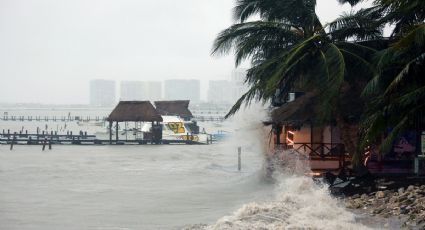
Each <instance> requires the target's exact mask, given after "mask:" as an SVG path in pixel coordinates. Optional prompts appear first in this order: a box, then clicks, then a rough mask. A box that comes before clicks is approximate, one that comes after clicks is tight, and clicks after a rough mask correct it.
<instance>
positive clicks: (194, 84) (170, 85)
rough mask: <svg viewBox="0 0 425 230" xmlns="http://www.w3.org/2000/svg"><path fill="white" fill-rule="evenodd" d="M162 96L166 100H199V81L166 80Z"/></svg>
mask: <svg viewBox="0 0 425 230" xmlns="http://www.w3.org/2000/svg"><path fill="white" fill-rule="evenodd" d="M164 94H165V99H167V100H191V101H192V102H195V103H197V102H199V101H200V100H201V84H200V82H199V80H180V79H174V80H166V81H165V83H164Z"/></svg>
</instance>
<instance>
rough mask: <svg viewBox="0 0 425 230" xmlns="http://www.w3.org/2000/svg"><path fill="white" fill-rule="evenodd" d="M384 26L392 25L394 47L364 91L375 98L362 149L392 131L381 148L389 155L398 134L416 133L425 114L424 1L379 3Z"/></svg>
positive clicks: (383, 53)
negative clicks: (390, 129) (383, 11)
mask: <svg viewBox="0 0 425 230" xmlns="http://www.w3.org/2000/svg"><path fill="white" fill-rule="evenodd" d="M377 4H378V7H381V8H382V9H385V10H386V12H387V13H386V15H385V16H384V17H383V18H382V20H381V22H382V23H392V24H393V25H394V29H393V31H392V35H391V37H390V40H391V41H392V45H391V46H390V47H389V48H387V49H385V50H383V51H381V52H380V53H379V56H378V57H377V61H376V66H377V69H378V71H377V74H376V75H375V77H374V78H373V79H372V80H371V81H370V82H369V84H368V85H367V87H366V88H365V90H364V95H365V97H369V98H372V99H373V100H372V101H371V103H370V105H369V106H368V107H369V108H368V111H367V112H366V114H365V118H364V121H363V129H364V137H363V141H362V142H363V145H367V144H369V143H373V142H374V141H375V140H377V139H379V138H380V137H382V133H384V132H385V130H386V129H387V128H388V127H391V128H392V131H391V132H390V133H389V135H388V136H386V137H385V138H384V139H383V141H382V145H381V150H382V152H383V153H386V152H388V150H389V149H390V147H391V146H392V143H393V141H394V139H395V138H397V136H399V134H401V133H402V132H403V131H404V130H407V129H417V131H419V130H418V128H419V124H421V123H422V124H423V123H424V121H423V118H422V117H423V114H424V113H425V79H424V78H423V73H424V71H425V23H424V21H425V1H421V0H412V1H401V0H380V1H377Z"/></svg>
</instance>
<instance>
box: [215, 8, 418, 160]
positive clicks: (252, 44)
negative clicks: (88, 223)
mask: <svg viewBox="0 0 425 230" xmlns="http://www.w3.org/2000/svg"><path fill="white" fill-rule="evenodd" d="M338 1H339V2H340V3H341V4H346V3H347V4H350V5H351V6H355V5H357V4H361V2H362V0H338ZM233 16H234V20H235V22H234V24H233V25H232V26H230V27H229V28H227V29H225V30H223V31H222V32H221V33H220V34H219V35H218V36H217V38H216V40H215V42H214V45H213V49H212V53H213V54H214V55H223V54H228V53H229V52H231V51H233V52H234V54H235V63H236V66H238V65H239V64H241V62H243V61H246V60H248V61H250V62H251V67H250V68H249V69H248V71H247V76H246V84H247V85H249V90H248V91H247V92H246V93H245V94H244V95H243V96H242V97H241V98H240V99H239V100H238V101H237V102H236V103H235V105H234V106H233V107H232V109H231V110H230V111H229V113H228V114H227V117H228V116H231V115H233V114H234V113H236V112H237V111H238V110H239V108H240V107H241V106H242V105H243V104H244V103H245V104H246V105H248V104H249V103H251V102H252V101H262V102H264V103H266V102H272V104H273V105H279V102H282V101H285V99H286V97H287V95H288V93H290V92H294V91H303V92H314V93H316V94H317V97H318V98H319V99H320V100H318V101H319V103H320V106H319V107H320V110H319V111H317V112H316V113H317V114H315V116H316V117H317V118H318V120H319V121H320V123H322V124H326V123H329V122H335V123H336V125H337V126H338V127H340V129H341V132H342V133H341V139H342V141H343V143H344V144H345V147H346V150H347V151H348V152H350V153H352V154H353V163H359V162H360V158H361V153H362V150H363V149H364V148H365V147H366V146H369V145H371V144H376V145H378V146H380V149H381V152H382V153H385V152H387V151H388V150H389V149H390V147H391V144H392V143H393V141H394V139H395V138H396V137H397V136H398V135H400V134H401V133H402V132H403V131H405V130H409V129H412V128H414V127H417V122H421V121H420V119H422V117H421V115H422V114H424V113H423V112H424V110H425V74H424V73H425V71H424V70H425V23H424V22H425V1H423V0H374V1H372V4H371V6H370V7H367V8H361V9H360V10H358V11H351V12H346V13H343V14H342V15H340V16H339V17H338V18H337V19H336V20H334V21H332V22H330V23H327V24H322V23H321V21H320V19H319V17H318V15H317V14H316V0H236V6H235V8H234V12H233ZM384 30H385V31H386V32H389V33H388V34H389V35H388V36H384ZM385 34H387V33H385ZM351 124H356V125H358V132H357V133H356V134H354V135H353V134H352V132H351V133H349V130H348V129H345V128H344V127H346V126H347V125H351ZM389 129H390V131H389V132H388V135H385V137H383V133H385V132H386V131H388V130H389Z"/></svg>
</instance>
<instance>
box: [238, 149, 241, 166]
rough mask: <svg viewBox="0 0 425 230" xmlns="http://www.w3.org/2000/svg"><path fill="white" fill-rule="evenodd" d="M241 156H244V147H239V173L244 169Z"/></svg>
mask: <svg viewBox="0 0 425 230" xmlns="http://www.w3.org/2000/svg"><path fill="white" fill-rule="evenodd" d="M241 154H242V147H240V146H239V147H238V171H241V168H242V160H241Z"/></svg>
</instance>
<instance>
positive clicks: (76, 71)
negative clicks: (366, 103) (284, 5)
mask: <svg viewBox="0 0 425 230" xmlns="http://www.w3.org/2000/svg"><path fill="white" fill-rule="evenodd" d="M324 1H326V0H319V3H318V4H317V6H318V8H317V11H318V14H319V16H320V18H321V19H322V21H323V23H326V22H329V21H331V20H332V19H334V18H336V17H337V16H338V15H340V14H341V13H342V10H345V11H349V10H351V8H350V7H349V6H348V5H344V6H343V7H340V5H339V4H338V3H337V1H331V2H329V3H327V4H322V3H321V2H324ZM233 6H234V1H229V0H216V1H207V0H196V1H195V0H183V1H180V2H179V3H176V1H173V0H164V1H133V0H130V1H113V0H102V1H100V0H93V1H84V0H75V1H63V0H55V1H52V0H27V1H22V0H14V1H10V0H6V1H1V2H0V33H1V34H2V36H1V37H0V50H2V52H0V80H2V82H7V87H5V86H4V87H3V88H2V89H1V91H0V102H3V103H4V102H6V103H22V102H26V103H45V104H49V103H52V104H55V103H56V104H82V103H85V102H86V101H87V100H88V98H89V94H88V86H87V81H89V80H90V79H108V80H119V81H122V80H130V81H131V80H142V81H155V80H162V81H164V80H167V79H173V78H185V79H194V78H195V79H199V80H200V82H201V98H206V91H207V81H208V80H225V79H227V76H228V73H229V72H231V71H232V69H234V60H233V55H229V56H226V57H216V56H210V53H211V47H212V44H213V41H214V38H215V37H216V35H217V34H218V33H219V32H220V31H221V30H222V29H223V28H227V27H228V26H230V25H231V24H232V8H233ZM168 9H172V10H170V11H167V12H170V13H169V14H161V17H155V15H156V13H157V12H163V10H168ZM152 18H157V20H151V19H152ZM194 19H196V20H194ZM146 22H149V23H146ZM111 31H113V32H111ZM248 66H249V64H247V63H244V64H243V67H248ZM23 89H25V90H23ZM23 91H24V92H23Z"/></svg>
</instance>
